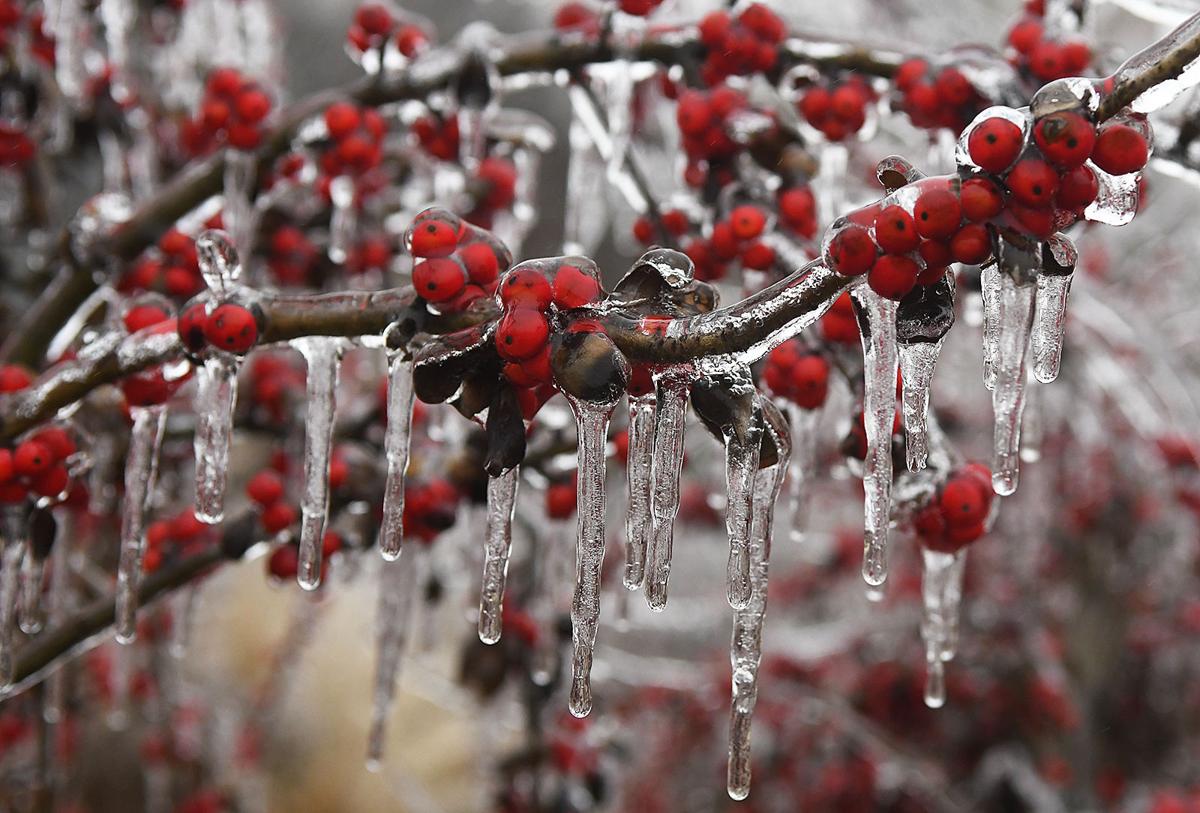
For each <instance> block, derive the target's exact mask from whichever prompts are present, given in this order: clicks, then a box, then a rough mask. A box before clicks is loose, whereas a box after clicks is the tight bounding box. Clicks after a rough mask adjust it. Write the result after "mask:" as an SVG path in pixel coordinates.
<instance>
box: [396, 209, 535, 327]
mask: <svg viewBox="0 0 1200 813" xmlns="http://www.w3.org/2000/svg"><path fill="white" fill-rule="evenodd" d="M404 241H405V245H406V246H407V247H408V251H409V253H410V254H412V256H413V257H414V258H417V260H419V261H418V262H417V263H416V265H414V266H413V271H412V281H413V287H414V288H416V289H417V293H418V294H420V295H421V296H422V297H423V298H424V299H426V300H427V301H429V302H432V303H434V304H435V305H437V307H438V308H439V309H440V310H442V311H445V312H456V311H460V310H462V309H463V308H465V307H467V306H468V305H470V304H471V303H472V302H474V301H475V300H477V299H480V298H482V297H485V296H490V295H491V294H493V293H495V290H496V281H497V279H498V278H499V276H500V274H501V273H502V272H504V271H506V270H507V269H508V266H509V265H510V264H511V263H512V255H510V254H509V252H508V249H507V248H505V247H504V245H503V244H502V243H501V242H500V241H499V240H497V239H496V238H495V237H493V236H492V235H491V234H490V233H489V232H487V231H484V230H483V229H480V228H477V227H475V226H472V225H471V224H470V223H467V222H466V221H465V220H463V219H461V218H459V217H458V216H457V215H454V214H452V213H451V212H448V211H446V210H445V209H426V210H425V211H424V212H421V214H419V215H417V216H416V218H414V219H413V223H412V226H410V227H409V229H408V232H407V233H406V234H405V236H404Z"/></svg>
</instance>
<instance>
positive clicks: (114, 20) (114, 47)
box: [100, 0, 137, 103]
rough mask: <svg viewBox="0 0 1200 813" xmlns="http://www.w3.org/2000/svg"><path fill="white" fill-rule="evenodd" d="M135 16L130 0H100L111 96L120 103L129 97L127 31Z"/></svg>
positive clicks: (135, 11) (135, 10) (131, 26)
mask: <svg viewBox="0 0 1200 813" xmlns="http://www.w3.org/2000/svg"><path fill="white" fill-rule="evenodd" d="M136 18H137V8H136V7H135V6H134V4H133V2H132V0H100V19H101V21H102V22H103V23H104V39H105V42H106V44H107V47H108V64H109V66H110V67H111V68H112V92H113V98H114V99H116V100H117V101H118V102H122V103H124V102H127V101H129V99H130V89H129V85H128V80H129V33H130V30H131V29H132V28H133V24H134V21H135V20H136Z"/></svg>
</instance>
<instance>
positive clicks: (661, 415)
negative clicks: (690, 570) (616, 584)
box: [646, 373, 688, 612]
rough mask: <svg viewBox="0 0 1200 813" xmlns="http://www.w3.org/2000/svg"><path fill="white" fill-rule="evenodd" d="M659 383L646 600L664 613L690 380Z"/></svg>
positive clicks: (669, 376)
mask: <svg viewBox="0 0 1200 813" xmlns="http://www.w3.org/2000/svg"><path fill="white" fill-rule="evenodd" d="M656 384H657V386H656V389H657V391H658V395H657V406H656V413H655V425H654V461H653V467H652V475H651V476H652V488H651V492H650V511H651V515H652V516H653V518H654V522H653V525H652V529H651V536H650V550H649V552H648V554H647V560H648V561H647V565H646V566H647V572H646V603H647V604H648V605H649V607H650V609H651V610H654V611H656V612H661V611H662V610H663V609H665V608H666V606H667V579H668V578H669V577H670V575H671V547H672V544H673V542H674V536H675V514H676V513H678V511H679V475H680V472H681V470H682V467H683V432H684V417H685V415H686V411H687V401H688V383H687V381H686V379H685V378H683V377H682V376H680V375H678V374H675V375H672V374H671V373H667V374H664V375H661V376H660V377H658V378H657V379H656Z"/></svg>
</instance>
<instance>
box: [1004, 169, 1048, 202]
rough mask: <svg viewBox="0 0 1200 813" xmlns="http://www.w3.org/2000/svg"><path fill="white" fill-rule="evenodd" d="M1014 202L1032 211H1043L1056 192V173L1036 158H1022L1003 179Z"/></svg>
mask: <svg viewBox="0 0 1200 813" xmlns="http://www.w3.org/2000/svg"><path fill="white" fill-rule="evenodd" d="M1005 182H1006V183H1007V184H1008V188H1009V190H1010V191H1011V192H1012V195H1013V197H1014V198H1016V200H1018V201H1019V202H1021V203H1023V204H1025V205H1026V206H1029V207H1031V208H1034V209H1044V208H1046V207H1048V206H1049V205H1050V204H1051V203H1053V202H1054V195H1055V193H1056V192H1058V173H1057V172H1055V171H1054V168H1053V167H1051V166H1050V165H1049V164H1047V163H1046V162H1045V161H1042V160H1040V159H1037V158H1023V159H1021V160H1020V161H1018V162H1017V165H1016V166H1014V167H1013V168H1012V171H1011V172H1009V173H1008V177H1007V178H1005Z"/></svg>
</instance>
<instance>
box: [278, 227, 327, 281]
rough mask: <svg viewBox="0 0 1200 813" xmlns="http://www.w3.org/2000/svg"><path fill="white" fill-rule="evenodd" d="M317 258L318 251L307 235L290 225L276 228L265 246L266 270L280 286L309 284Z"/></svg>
mask: <svg viewBox="0 0 1200 813" xmlns="http://www.w3.org/2000/svg"><path fill="white" fill-rule="evenodd" d="M319 256H320V251H319V250H318V249H317V246H316V245H315V244H314V243H313V241H312V240H310V239H308V235H307V234H305V233H304V231H303V230H302V229H299V228H297V227H295V226H292V225H287V224H285V225H282V226H280V227H279V228H277V229H276V230H275V231H274V232H272V233H271V239H270V241H269V242H268V244H267V268H269V269H270V270H271V274H272V275H273V276H274V277H275V280H276V282H278V283H279V284H280V285H288V286H301V285H308V284H310V283H311V282H312V272H313V270H314V268H316V265H317V259H318V257H319Z"/></svg>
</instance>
